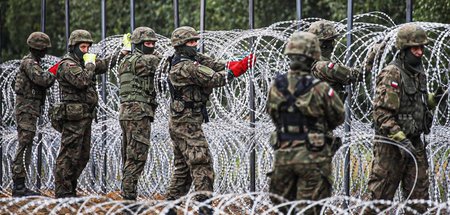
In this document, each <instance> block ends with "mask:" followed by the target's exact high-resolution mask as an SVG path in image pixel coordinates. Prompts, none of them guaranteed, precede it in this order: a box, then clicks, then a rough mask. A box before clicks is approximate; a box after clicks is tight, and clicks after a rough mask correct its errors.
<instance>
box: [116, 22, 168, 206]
mask: <svg viewBox="0 0 450 215" xmlns="http://www.w3.org/2000/svg"><path fill="white" fill-rule="evenodd" d="M131 39H132V43H133V44H135V45H136V47H140V46H139V45H138V44H142V43H143V42H146V41H153V42H156V41H157V39H156V35H155V32H154V31H153V30H152V29H151V28H148V27H138V28H136V29H135V30H134V31H133V34H132V36H131ZM159 60H160V59H159V58H158V57H157V56H155V55H154V54H153V53H144V52H143V51H142V50H141V49H139V48H135V49H134V51H133V53H132V54H129V55H127V56H126V57H125V58H124V60H123V61H122V63H121V64H120V66H119V79H120V90H119V95H120V111H119V120H120V126H121V128H122V137H123V140H122V159H123V179H122V192H123V197H124V198H125V199H129V200H136V196H137V193H136V185H137V182H138V179H139V177H140V175H141V173H142V170H143V169H144V166H145V161H146V160H147V154H148V148H149V146H150V123H151V122H153V116H154V113H155V111H156V107H157V103H156V92H155V90H154V84H153V83H154V80H153V79H154V76H155V72H156V69H157V67H158V63H159Z"/></svg>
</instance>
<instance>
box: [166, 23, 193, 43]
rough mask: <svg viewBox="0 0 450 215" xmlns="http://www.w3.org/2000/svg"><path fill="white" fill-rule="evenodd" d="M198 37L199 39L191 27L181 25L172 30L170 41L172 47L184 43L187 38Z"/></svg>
mask: <svg viewBox="0 0 450 215" xmlns="http://www.w3.org/2000/svg"><path fill="white" fill-rule="evenodd" d="M198 39H200V36H199V35H198V33H197V31H195V29H194V28H193V27H189V26H182V27H179V28H177V29H175V30H174V31H173V32H172V37H171V38H170V42H171V43H172V46H173V47H176V46H181V45H183V44H186V43H187V42H188V41H189V40H198Z"/></svg>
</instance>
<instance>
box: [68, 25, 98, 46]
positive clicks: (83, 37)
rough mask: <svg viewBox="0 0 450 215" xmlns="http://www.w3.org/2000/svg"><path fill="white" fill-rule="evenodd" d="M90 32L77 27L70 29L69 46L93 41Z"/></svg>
mask: <svg viewBox="0 0 450 215" xmlns="http://www.w3.org/2000/svg"><path fill="white" fill-rule="evenodd" d="M93 42H94V41H93V40H92V36H91V33H89V31H86V30H83V29H78V30H74V31H72V33H70V36H69V46H74V45H76V44H77V43H91V44H92V43H93Z"/></svg>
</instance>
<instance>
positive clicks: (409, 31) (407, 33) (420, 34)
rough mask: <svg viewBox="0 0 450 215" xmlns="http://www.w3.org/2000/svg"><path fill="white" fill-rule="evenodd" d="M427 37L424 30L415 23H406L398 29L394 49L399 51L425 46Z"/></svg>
mask: <svg viewBox="0 0 450 215" xmlns="http://www.w3.org/2000/svg"><path fill="white" fill-rule="evenodd" d="M427 44H428V37H427V33H426V32H425V30H424V29H423V28H422V27H420V26H419V25H417V24H415V23H407V24H405V25H403V26H402V27H400V29H398V32H397V38H396V40H395V47H396V48H397V49H399V50H402V49H405V48H408V47H411V46H420V45H427Z"/></svg>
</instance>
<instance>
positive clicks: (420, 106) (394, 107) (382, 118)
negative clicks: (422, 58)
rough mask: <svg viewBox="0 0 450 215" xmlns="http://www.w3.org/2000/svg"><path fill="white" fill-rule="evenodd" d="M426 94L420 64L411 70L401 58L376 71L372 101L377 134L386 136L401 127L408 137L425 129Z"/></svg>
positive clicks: (427, 112)
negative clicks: (416, 70)
mask: <svg viewBox="0 0 450 215" xmlns="http://www.w3.org/2000/svg"><path fill="white" fill-rule="evenodd" d="M427 97H428V96H427V88H426V75H425V72H424V71H423V68H422V71H421V72H419V73H416V74H413V73H411V72H409V71H408V70H406V69H405V67H404V65H403V61H401V60H395V61H394V62H393V63H391V64H390V65H388V66H387V67H385V68H384V69H383V70H382V71H381V72H380V74H378V77H377V82H376V89H375V99H374V101H373V106H374V111H373V119H374V123H375V129H376V134H378V135H384V136H388V135H393V134H395V133H397V132H399V131H403V132H404V133H405V134H406V136H407V137H408V136H417V135H420V134H421V133H423V132H424V131H425V130H426V129H427V127H426V124H427V122H425V120H426V118H425V117H427V114H430V112H429V110H428V108H429V107H428V102H427ZM428 117H430V116H429V115H428ZM431 119H432V116H431ZM428 120H429V119H428ZM428 129H429V128H428Z"/></svg>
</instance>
